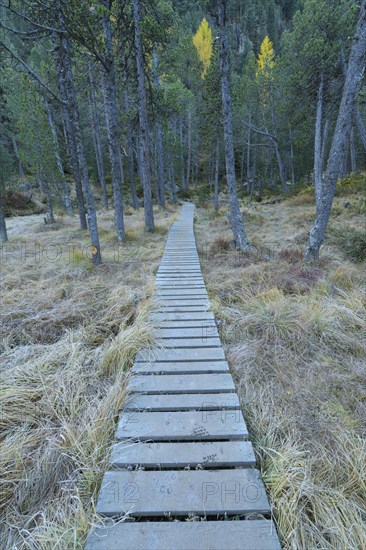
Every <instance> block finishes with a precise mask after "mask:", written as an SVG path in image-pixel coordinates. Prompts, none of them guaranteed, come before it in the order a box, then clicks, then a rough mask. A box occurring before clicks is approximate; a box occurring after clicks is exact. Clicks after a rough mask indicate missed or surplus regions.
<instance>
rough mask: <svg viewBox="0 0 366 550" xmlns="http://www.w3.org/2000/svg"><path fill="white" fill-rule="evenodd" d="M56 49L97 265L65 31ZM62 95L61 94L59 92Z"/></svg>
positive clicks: (96, 236)
mask: <svg viewBox="0 0 366 550" xmlns="http://www.w3.org/2000/svg"><path fill="white" fill-rule="evenodd" d="M58 16H59V21H58V22H59V25H60V28H61V29H63V28H64V22H63V16H62V13H61V11H60V10H59V12H58ZM58 49H59V52H60V59H61V70H60V72H59V75H58V79H59V87H60V94H61V88H62V87H63V84H65V89H66V101H67V107H68V111H69V113H70V124H71V128H70V130H71V136H73V137H72V139H73V141H74V144H75V153H76V159H77V166H78V170H79V174H80V177H81V183H82V191H83V195H84V197H85V200H86V205H87V213H88V226H89V234H90V240H91V251H92V259H93V263H94V265H98V264H100V263H101V262H102V257H101V252H100V243H99V233H98V224H97V214H96V210H95V204H94V198H93V194H92V191H91V188H90V182H89V174H88V167H87V164H86V159H85V153H84V145H83V140H82V135H81V130H80V120H79V109H78V105H77V100H76V94H75V87H74V80H73V75H72V70H71V62H70V54H69V46H68V42H67V38H66V35H65V33H60V34H59V44H58ZM61 96H62V94H61Z"/></svg>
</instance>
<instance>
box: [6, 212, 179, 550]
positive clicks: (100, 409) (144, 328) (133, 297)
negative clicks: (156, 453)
mask: <svg viewBox="0 0 366 550" xmlns="http://www.w3.org/2000/svg"><path fill="white" fill-rule="evenodd" d="M174 217H175V211H173V210H169V211H167V212H158V211H157V212H156V218H157V223H158V227H159V231H158V232H157V233H156V234H154V235H153V234H146V233H144V230H143V212H142V211H140V212H139V213H131V214H130V215H129V216H128V217H127V218H126V225H127V230H128V234H129V236H130V235H133V236H134V238H133V239H129V240H128V242H127V243H126V244H123V245H121V246H119V247H118V245H117V243H116V241H115V238H114V231H113V215H112V212H104V213H102V214H101V215H100V229H101V238H102V250H103V259H104V263H103V265H102V266H100V267H97V268H94V267H93V266H92V265H91V263H90V261H89V250H88V235H87V233H85V234H84V233H83V232H80V231H79V230H78V227H77V219H76V218H75V219H74V220H70V218H66V217H65V218H64V219H62V220H58V229H57V230H52V229H50V230H43V229H44V228H43V227H42V225H41V224H42V216H39V217H37V216H29V217H23V218H21V219H18V218H12V219H9V220H8V226H9V236H10V242H9V245H7V249H6V250H7V254H6V255H5V256H4V255H3V260H4V259H5V261H4V262H3V263H2V264H1V278H0V287H1V288H0V292H1V302H2V304H1V307H2V311H1V324H0V337H1V340H0V364H1V367H0V368H1V372H0V374H1V377H0V378H1V386H0V410H1V414H0V429H1V443H0V445H1V449H0V469H1V471H2V482H1V491H0V523H1V529H0V547H1V548H9V549H10V548H17V549H24V548H27V549H28V548H31V549H37V550H38V549H44V550H49V549H51V548H52V549H63V550H65V549H68V550H69V549H70V548H83V545H84V542H85V539H86V535H87V532H88V530H89V527H90V525H91V524H92V523H93V522H94V521H95V519H96V515H95V503H96V500H97V496H98V492H99V487H100V482H101V479H102V475H103V473H104V471H105V470H106V468H107V464H108V455H109V448H110V445H111V443H112V442H113V439H114V434H115V429H116V422H117V419H118V413H119V411H120V409H121V407H122V404H123V402H124V399H125V397H126V386H127V382H128V376H129V374H128V372H129V368H130V366H131V364H132V361H133V358H134V356H135V354H136V352H137V351H138V350H139V349H142V348H150V347H151V346H153V344H154V341H153V337H152V328H153V327H152V326H151V323H150V322H149V321H148V319H147V314H148V311H149V308H150V307H151V295H152V292H153V287H154V280H155V271H156V269H157V266H158V263H159V261H160V257H161V254H162V251H163V247H164V243H165V238H166V233H167V229H168V228H169V227H170V225H171V223H172V221H173V219H174ZM40 228H41V229H42V231H40ZM46 229H47V228H46ZM20 245H22V246H23V247H24V246H26V247H28V254H27V256H26V257H24V253H23V255H22V254H21V251H20ZM10 247H13V248H12V249H13V253H11V254H10ZM15 247H17V248H15ZM37 247H38V248H37ZM56 249H58V250H61V251H62V253H61V254H59V255H56V253H55V250H56ZM14 250H15V252H14ZM36 250H38V251H39V250H41V252H40V253H39V254H38V255H37V254H36V253H35V251H36ZM51 252H53V254H51ZM3 253H4V250H3ZM56 256H57V257H56Z"/></svg>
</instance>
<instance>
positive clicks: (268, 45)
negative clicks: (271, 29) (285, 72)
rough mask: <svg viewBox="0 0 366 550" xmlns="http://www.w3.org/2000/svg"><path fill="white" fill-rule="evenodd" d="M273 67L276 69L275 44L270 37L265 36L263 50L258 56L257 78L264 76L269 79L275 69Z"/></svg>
mask: <svg viewBox="0 0 366 550" xmlns="http://www.w3.org/2000/svg"><path fill="white" fill-rule="evenodd" d="M273 67H274V51H273V44H272V42H271V41H270V39H269V38H268V36H265V37H264V39H263V42H262V44H261V49H260V52H259V55H258V60H257V72H256V75H257V76H259V75H264V76H265V77H266V78H269V76H270V72H271V69H273Z"/></svg>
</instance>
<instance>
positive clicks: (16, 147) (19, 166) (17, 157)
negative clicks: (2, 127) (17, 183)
mask: <svg viewBox="0 0 366 550" xmlns="http://www.w3.org/2000/svg"><path fill="white" fill-rule="evenodd" d="M12 144H13V150H14V155H15V158H16V159H17V163H18V170H19V176H20V177H21V178H23V177H24V170H23V166H22V163H21V160H20V155H19V149H18V144H17V142H16V139H15V137H14V136H13V137H12Z"/></svg>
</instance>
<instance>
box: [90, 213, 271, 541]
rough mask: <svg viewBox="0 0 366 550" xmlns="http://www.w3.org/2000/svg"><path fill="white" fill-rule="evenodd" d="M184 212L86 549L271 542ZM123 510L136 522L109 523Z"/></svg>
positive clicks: (173, 234) (266, 510) (165, 261)
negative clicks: (153, 347)
mask: <svg viewBox="0 0 366 550" xmlns="http://www.w3.org/2000/svg"><path fill="white" fill-rule="evenodd" d="M193 215H194V206H193V205H191V204H185V205H184V206H183V207H182V210H181V213H180V216H179V219H178V220H177V221H176V222H175V223H174V224H173V226H172V228H171V230H170V232H169V235H168V239H167V243H166V247H165V251H164V255H163V258H162V261H161V264H160V268H159V271H158V274H157V297H158V298H159V304H160V305H159V309H158V310H156V311H155V312H154V313H153V314H152V318H153V319H154V321H155V323H156V326H157V327H158V336H159V337H160V338H161V339H162V341H163V343H164V347H163V348H162V349H159V350H158V351H157V352H156V353H155V354H154V355H153V356H150V355H149V354H138V355H137V357H136V361H135V364H134V367H133V369H132V373H133V376H132V378H131V382H130V390H131V398H130V400H129V402H128V404H127V405H126V406H125V408H124V410H123V411H122V414H121V417H120V421H119V424H118V428H117V436H116V439H117V442H116V443H115V445H114V447H113V450H112V453H111V457H110V469H109V470H108V471H107V472H106V473H105V475H104V479H103V483H102V488H101V492H100V496H99V500H98V504H97V511H98V513H99V514H100V516H102V517H103V520H104V524H105V525H104V526H103V527H97V528H95V529H93V530H92V531H91V533H90V534H89V538H88V541H87V544H86V550H279V549H280V544H279V541H278V538H277V534H276V529H275V527H274V525H273V522H272V521H271V519H270V506H269V503H268V500H267V496H266V493H265V490H264V487H263V484H262V481H261V478H260V475H259V472H258V470H256V469H255V468H254V466H255V458H254V453H253V449H252V444H251V443H250V442H249V441H247V438H248V432H247V428H246V425H245V421H244V419H243V416H242V413H241V411H240V405H239V400H238V396H237V394H236V393H235V387H234V383H233V380H232V377H231V374H230V372H229V367H228V364H227V362H226V361H225V356H224V351H223V348H222V346H221V342H220V338H219V335H218V332H217V330H216V326H215V320H214V316H213V314H212V312H211V310H210V306H209V301H208V296H207V292H206V289H205V285H204V282H203V278H202V274H201V269H200V264H199V258H198V254H197V249H196V243H195V237H194V233H193ZM126 515H128V517H129V518H135V521H131V520H128V521H120V522H119V523H117V524H116V523H113V524H110V525H108V519H107V518H108V517H113V518H114V519H116V518H123V517H124V516H126ZM230 520H231V521H230ZM109 521H110V520H109Z"/></svg>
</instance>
